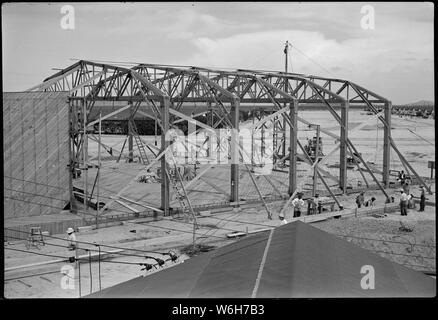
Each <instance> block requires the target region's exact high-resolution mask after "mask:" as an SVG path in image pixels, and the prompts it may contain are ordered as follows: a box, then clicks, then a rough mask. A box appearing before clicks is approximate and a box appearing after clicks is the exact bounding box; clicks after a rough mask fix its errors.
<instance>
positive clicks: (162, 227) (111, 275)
mask: <svg viewBox="0 0 438 320" xmlns="http://www.w3.org/2000/svg"><path fill="white" fill-rule="evenodd" d="M350 202H353V200H352V198H351V197H350ZM282 204H283V202H279V203H277V204H271V205H270V208H272V210H273V212H276V211H275V210H277V209H276V208H280V207H281V206H282ZM290 215H291V212H290V211H288V212H287V213H286V218H288V217H290ZM400 221H401V222H402V223H403V224H404V225H405V226H408V227H411V228H413V230H412V231H411V232H402V231H400V230H399V227H400V226H401V225H400ZM198 225H199V229H198V230H196V244H197V245H205V246H212V247H221V246H223V245H226V244H228V243H231V242H233V241H236V239H229V238H227V237H226V235H227V234H229V233H232V232H234V231H238V232H247V231H248V232H251V231H254V230H261V229H265V228H269V227H275V226H278V225H280V221H279V220H278V217H277V216H276V215H274V219H273V220H268V218H267V213H266V211H265V210H264V209H263V207H261V206H260V205H257V206H253V207H246V208H245V207H243V208H241V209H240V210H235V211H226V212H220V213H214V214H212V215H206V216H202V217H198ZM312 225H313V226H315V227H317V228H320V229H322V230H325V231H327V232H329V233H332V234H335V235H338V236H352V237H355V238H347V240H348V241H353V242H354V243H356V244H357V245H359V246H361V247H364V248H366V249H368V250H372V251H375V253H376V254H379V255H381V256H383V257H386V258H388V259H390V260H393V261H395V262H398V263H401V264H404V265H406V266H408V267H410V268H412V269H416V270H421V271H431V270H435V256H436V248H435V207H426V211H425V212H423V213H419V212H416V211H415V210H410V212H409V214H408V216H406V217H402V216H400V215H399V213H398V212H396V213H391V214H387V216H386V217H384V218H375V217H373V216H359V217H357V218H354V217H352V218H341V219H329V220H326V221H322V222H317V223H313V224H312ZM192 228H193V225H192V223H190V222H186V221H184V220H177V219H163V220H160V221H154V222H148V221H145V219H137V220H133V221H129V222H125V223H124V224H123V225H119V226H114V227H108V228H102V229H98V230H94V231H91V232H90V233H84V234H80V233H78V237H77V238H78V241H83V242H90V243H99V244H101V245H111V246H115V247H121V248H126V250H124V251H123V252H121V253H115V254H112V255H110V256H109V257H105V258H104V259H103V260H102V261H101V263H100V275H101V276H100V287H101V288H102V289H103V288H106V287H109V286H112V285H115V284H117V283H121V282H124V281H127V280H130V279H132V278H135V277H139V276H143V275H146V274H151V273H153V272H157V271H159V270H160V269H162V268H167V267H171V266H173V265H175V264H176V263H180V262H182V261H184V260H185V259H188V258H189V256H187V255H186V254H181V250H182V249H184V248H186V247H190V246H191V245H192V244H193V234H192V230H193V229H192ZM55 236H56V237H60V238H64V239H65V235H55ZM359 238H369V239H373V240H367V239H359ZM376 239H378V240H384V241H377V240H376ZM395 242H400V243H395ZM53 244H56V245H60V246H65V240H60V239H47V244H46V245H45V246H40V249H36V248H34V249H31V250H32V251H34V252H37V253H43V254H51V255H55V256H62V257H68V256H71V255H72V252H71V251H68V250H67V249H66V248H65V247H59V246H53ZM5 245H6V246H5V247H6V248H12V249H19V250H26V249H25V243H24V242H23V241H17V242H10V243H8V244H5ZM80 247H81V248H82V249H81V250H79V252H78V254H79V255H85V258H83V259H82V261H81V263H80V279H81V280H80V284H79V267H78V266H75V264H74V263H73V264H70V263H66V262H64V263H57V264H49V265H42V266H36V267H32V268H22V269H19V270H15V271H9V272H6V275H5V278H6V281H5V296H6V297H7V298H42V297H57V298H77V297H79V295H81V296H85V295H87V294H90V293H91V292H95V291H97V290H98V289H99V263H98V262H96V261H93V262H91V263H89V261H88V259H87V258H86V254H87V252H86V251H85V250H83V249H85V248H89V249H95V247H93V246H92V245H86V244H80ZM132 249H134V250H132ZM101 250H102V252H103V251H111V250H116V249H115V248H108V247H102V249H101ZM135 250H141V251H135ZM170 250H172V251H174V252H175V253H176V254H177V255H178V260H177V261H176V262H175V263H174V262H171V261H167V262H166V263H165V265H164V266H162V267H158V268H156V269H155V268H153V269H152V270H149V271H146V270H141V269H142V268H143V267H142V266H140V265H139V264H140V263H150V264H153V263H155V260H153V259H150V258H145V257H144V256H145V255H147V256H150V257H156V258H160V259H163V260H164V259H167V258H169V256H166V255H161V254H159V253H167V252H169V251H170ZM151 251H152V252H151ZM94 253H95V252H94ZM136 255H137V256H136ZM414 256H417V257H414ZM54 259H55V258H53V257H45V256H39V255H30V254H27V253H22V252H17V251H12V250H7V249H6V250H5V262H6V268H11V267H14V266H20V265H21V266H23V265H26V264H30V263H37V262H42V261H51V260H54ZM66 265H70V266H72V267H74V274H70V276H71V277H72V278H74V280H73V283H74V284H75V287H74V289H62V287H61V281H62V279H64V281H65V279H66V278H65V277H66V276H64V275H62V274H61V268H62V267H65V266H66ZM90 267H91V272H90ZM90 274H91V277H90ZM79 290H80V292H79Z"/></svg>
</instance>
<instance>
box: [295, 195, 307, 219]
mask: <svg viewBox="0 0 438 320" xmlns="http://www.w3.org/2000/svg"><path fill="white" fill-rule="evenodd" d="M292 206H293V207H294V218H296V217H299V216H301V209H302V208H303V207H304V200H303V194H302V193H298V197H297V198H295V199H293V200H292Z"/></svg>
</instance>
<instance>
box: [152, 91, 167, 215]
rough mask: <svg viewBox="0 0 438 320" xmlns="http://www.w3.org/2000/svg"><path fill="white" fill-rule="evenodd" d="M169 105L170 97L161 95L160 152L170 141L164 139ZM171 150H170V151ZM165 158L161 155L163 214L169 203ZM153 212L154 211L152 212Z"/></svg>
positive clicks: (165, 156) (165, 212) (165, 213)
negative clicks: (161, 128)
mask: <svg viewBox="0 0 438 320" xmlns="http://www.w3.org/2000/svg"><path fill="white" fill-rule="evenodd" d="M169 107H170V99H169V97H163V100H162V101H161V102H160V109H161V123H162V126H163V130H162V131H161V151H160V153H161V152H163V151H164V150H166V148H167V147H168V146H169V144H170V141H166V140H167V139H166V133H167V132H168V131H169ZM170 152H171V151H170ZM167 158H168V155H166V154H165V155H163V157H162V158H161V207H160V209H161V210H163V211H164V215H165V216H168V215H169V203H170V194H169V183H170V181H169V178H168V176H167V174H166V172H167V162H166V161H167ZM154 214H155V213H154Z"/></svg>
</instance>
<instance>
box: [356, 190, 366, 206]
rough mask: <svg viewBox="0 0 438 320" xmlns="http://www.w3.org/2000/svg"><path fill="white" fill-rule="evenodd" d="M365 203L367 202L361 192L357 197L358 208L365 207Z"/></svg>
mask: <svg viewBox="0 0 438 320" xmlns="http://www.w3.org/2000/svg"><path fill="white" fill-rule="evenodd" d="M364 202H365V197H364V193H363V192H361V193H360V194H359V195H358V196H357V197H356V204H357V207H358V208H360V207H362V205H363V203H364Z"/></svg>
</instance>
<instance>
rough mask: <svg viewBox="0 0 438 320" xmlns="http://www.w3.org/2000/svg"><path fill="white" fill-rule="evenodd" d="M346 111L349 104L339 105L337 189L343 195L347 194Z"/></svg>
mask: <svg viewBox="0 0 438 320" xmlns="http://www.w3.org/2000/svg"><path fill="white" fill-rule="evenodd" d="M348 109H349V102H347V101H346V102H344V103H342V104H341V122H342V125H341V140H340V141H339V143H340V144H341V146H340V149H339V150H340V151H339V188H340V189H341V190H342V192H343V193H344V194H345V193H346V192H347V139H348Z"/></svg>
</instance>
